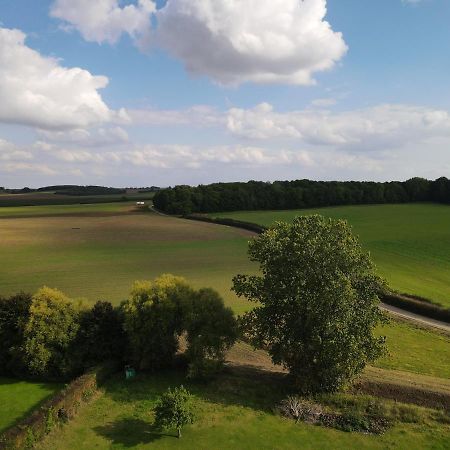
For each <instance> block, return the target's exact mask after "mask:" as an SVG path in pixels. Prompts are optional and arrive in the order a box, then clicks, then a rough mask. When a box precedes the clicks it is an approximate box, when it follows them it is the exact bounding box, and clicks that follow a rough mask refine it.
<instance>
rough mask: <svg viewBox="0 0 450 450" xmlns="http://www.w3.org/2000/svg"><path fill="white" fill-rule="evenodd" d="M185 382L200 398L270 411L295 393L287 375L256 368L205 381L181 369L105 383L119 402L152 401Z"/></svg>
mask: <svg viewBox="0 0 450 450" xmlns="http://www.w3.org/2000/svg"><path fill="white" fill-rule="evenodd" d="M180 385H184V386H185V387H186V388H187V389H188V390H189V391H190V392H191V393H192V394H194V395H195V396H196V397H197V398H199V399H201V400H204V401H207V402H210V403H216V404H220V405H224V406H233V405H234V406H243V407H246V408H251V409H254V410H259V411H265V412H271V411H273V408H274V406H275V405H276V404H278V403H279V401H281V399H283V398H284V397H285V396H286V395H288V394H289V393H292V386H291V384H290V383H289V380H288V377H286V375H285V374H280V373H274V372H268V371H265V370H260V369H258V368H254V367H244V366H241V367H227V368H226V369H225V370H224V372H223V373H221V374H220V375H219V376H217V377H216V378H214V379H212V380H208V381H206V382H203V383H202V382H194V381H191V380H188V379H186V374H185V373H184V371H182V370H178V371H175V370H168V371H164V372H159V373H155V374H139V375H138V376H137V377H136V378H135V379H133V380H130V381H125V380H124V379H123V377H122V376H120V377H119V376H117V377H114V378H113V379H111V380H110V381H109V382H107V383H106V385H105V386H103V389H104V390H105V392H106V394H107V395H108V396H109V397H110V398H112V399H113V400H114V401H115V402H117V403H122V404H128V403H135V402H144V403H147V407H148V408H150V409H151V408H152V403H153V402H154V401H155V400H156V398H157V397H158V396H159V395H161V393H162V392H164V391H165V390H166V389H167V388H169V387H172V388H173V387H176V386H180Z"/></svg>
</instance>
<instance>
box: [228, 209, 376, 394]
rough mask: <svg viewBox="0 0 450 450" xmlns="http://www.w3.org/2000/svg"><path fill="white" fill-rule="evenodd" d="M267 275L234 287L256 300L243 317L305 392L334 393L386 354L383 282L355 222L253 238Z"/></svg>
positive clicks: (241, 279)
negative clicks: (378, 330)
mask: <svg viewBox="0 0 450 450" xmlns="http://www.w3.org/2000/svg"><path fill="white" fill-rule="evenodd" d="M249 255H250V259H251V260H253V261H256V262H258V263H259V265H260V271H261V275H255V276H248V275H238V276H236V277H235V278H234V280H233V282H234V286H233V289H234V291H235V292H236V293H237V295H238V296H244V297H246V298H247V299H249V300H251V301H253V302H257V305H256V307H255V309H253V310H252V311H251V312H249V313H247V314H246V315H245V316H244V319H243V323H244V328H245V330H246V332H247V334H248V336H249V337H250V339H251V340H252V341H253V343H254V344H255V345H256V346H264V347H265V348H267V349H268V351H269V353H270V355H271V357H272V359H273V361H274V363H276V364H282V365H284V366H285V367H286V368H287V369H288V370H289V371H290V373H291V375H292V376H293V378H294V380H295V382H296V383H297V385H298V386H299V387H300V388H301V389H302V390H303V391H305V392H320V391H335V390H337V389H339V388H340V387H342V386H343V385H344V384H345V383H346V382H348V381H349V380H351V379H352V378H353V377H354V376H356V375H357V374H359V373H360V372H361V371H362V370H363V369H364V367H365V365H366V364H367V363H368V362H370V361H373V360H375V359H376V358H377V357H379V356H380V355H381V354H382V353H383V351H384V338H381V337H376V336H375V335H374V333H373V331H374V328H375V327H376V326H377V325H378V324H379V323H380V322H382V321H383V318H384V316H383V314H382V312H381V311H380V310H379V308H378V303H379V300H378V296H377V294H378V292H379V291H380V289H381V287H382V285H383V282H382V280H381V279H380V278H379V277H378V276H377V275H376V274H375V271H374V265H373V263H372V262H371V259H370V257H369V255H368V254H367V253H365V252H364V251H363V250H362V249H361V247H360V245H359V243H358V240H357V238H356V237H355V236H354V235H353V234H352V231H351V229H350V227H349V226H348V224H347V223H346V222H345V221H342V220H332V219H325V218H324V217H322V216H319V215H314V216H306V217H297V218H296V219H295V220H294V221H293V223H292V224H287V223H277V224H275V225H274V226H273V227H272V228H270V229H269V230H268V231H266V232H265V233H263V234H262V235H260V236H259V237H258V238H257V239H255V240H253V241H252V242H251V243H250V247H249Z"/></svg>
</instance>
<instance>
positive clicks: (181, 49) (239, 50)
mask: <svg viewBox="0 0 450 450" xmlns="http://www.w3.org/2000/svg"><path fill="white" fill-rule="evenodd" d="M326 6H327V2H326V0H302V1H300V0H233V1H230V0H168V1H167V3H166V4H165V5H164V6H163V7H162V8H160V9H158V10H156V6H155V3H154V2H153V1H152V0H139V2H138V3H137V4H129V5H127V6H124V7H123V8H121V7H120V6H119V1H118V0H96V1H92V0H56V1H55V2H54V4H53V6H52V8H51V15H52V16H53V17H55V18H59V19H61V20H63V21H64V23H65V24H66V25H69V29H77V30H78V31H79V32H80V33H81V35H82V36H83V37H84V39H86V40H87V41H91V42H98V43H103V42H108V43H110V44H114V43H116V42H117V41H118V40H119V39H120V37H121V36H122V34H124V33H126V34H128V35H130V36H131V37H132V38H133V39H135V40H136V41H137V44H138V45H139V46H140V47H141V48H143V47H144V46H147V47H149V46H151V47H153V46H159V47H161V48H163V49H165V50H167V51H168V52H169V53H171V54H172V55H173V56H174V57H176V58H178V59H180V60H181V61H182V62H183V64H184V65H185V67H186V68H187V70H188V71H189V72H191V73H192V74H195V75H206V76H209V77H211V78H212V79H213V80H215V81H216V82H218V83H220V84H231V85H238V84H241V83H243V82H256V83H285V84H298V85H308V84H312V83H314V78H313V76H314V73H316V72H320V71H324V70H328V69H331V68H332V67H333V66H334V65H335V64H336V62H338V61H339V60H340V59H341V58H342V57H343V56H344V54H345V53H346V51H347V46H346V44H345V42H344V39H343V37H342V34H341V33H338V32H335V31H333V29H332V28H331V25H330V24H329V23H328V22H327V21H326V20H325V16H326V12H327V9H326ZM150 16H153V17H154V21H155V23H156V24H157V25H156V28H155V29H154V30H153V31H151V17H150Z"/></svg>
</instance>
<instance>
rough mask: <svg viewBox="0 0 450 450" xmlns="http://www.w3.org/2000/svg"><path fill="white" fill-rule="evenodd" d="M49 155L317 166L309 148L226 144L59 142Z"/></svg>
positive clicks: (160, 164) (84, 160)
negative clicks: (92, 145) (119, 146)
mask: <svg viewBox="0 0 450 450" xmlns="http://www.w3.org/2000/svg"><path fill="white" fill-rule="evenodd" d="M44 152H46V153H47V157H50V158H53V159H56V160H58V161H64V162H66V163H79V164H89V165H91V164H99V165H100V166H101V167H102V168H103V169H105V168H106V167H107V166H116V167H117V166H121V167H123V166H124V165H128V166H131V167H149V168H159V169H174V168H178V169H179V168H183V167H189V168H200V167H205V166H211V165H216V166H217V165H230V166H249V167H254V166H258V167H261V166H273V165H277V166H282V165H292V164H296V165H301V166H310V165H313V164H314V163H313V160H312V158H311V156H310V155H309V154H308V152H306V151H302V150H299V151H292V150H281V151H279V150H277V151H274V150H270V149H267V148H262V147H257V146H243V145H222V146H209V147H208V146H206V147H203V148H198V147H193V146H190V145H176V144H166V145H151V144H148V145H143V146H130V147H128V148H126V149H123V150H121V151H104V152H100V151H96V150H87V149H84V148H81V147H78V148H77V147H70V148H60V147H59V146H57V144H47V146H46V147H45V148H44Z"/></svg>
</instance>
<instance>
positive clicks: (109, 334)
mask: <svg viewBox="0 0 450 450" xmlns="http://www.w3.org/2000/svg"><path fill="white" fill-rule="evenodd" d="M79 322H80V327H79V330H78V334H77V338H76V339H75V341H74V342H73V345H72V353H73V355H74V357H76V358H77V359H78V365H79V366H80V367H81V368H88V367H92V366H94V365H96V364H98V363H100V362H103V361H108V360H118V361H121V360H122V359H123V356H124V355H123V353H124V350H125V346H126V336H125V333H124V331H123V323H122V317H121V314H120V311H119V310H118V309H116V308H114V307H113V306H112V304H111V303H109V302H101V301H99V302H97V303H95V305H94V306H93V307H92V308H91V309H86V310H84V311H82V312H81V314H80V320H79Z"/></svg>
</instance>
